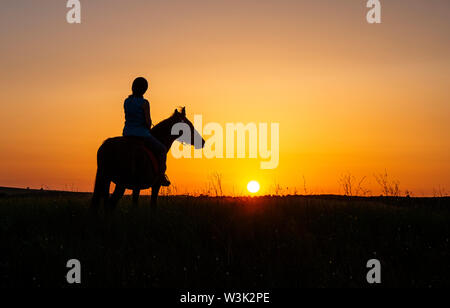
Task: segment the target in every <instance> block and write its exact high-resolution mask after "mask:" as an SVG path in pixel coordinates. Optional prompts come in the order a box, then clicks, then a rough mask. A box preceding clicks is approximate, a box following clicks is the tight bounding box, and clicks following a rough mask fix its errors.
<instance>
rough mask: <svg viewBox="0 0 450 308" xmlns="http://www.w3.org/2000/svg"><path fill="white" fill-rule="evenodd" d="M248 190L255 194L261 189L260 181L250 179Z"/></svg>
mask: <svg viewBox="0 0 450 308" xmlns="http://www.w3.org/2000/svg"><path fill="white" fill-rule="evenodd" d="M247 190H248V191H249V192H251V193H252V194H255V193H257V192H258V191H259V183H258V182H256V181H250V182H248V184H247Z"/></svg>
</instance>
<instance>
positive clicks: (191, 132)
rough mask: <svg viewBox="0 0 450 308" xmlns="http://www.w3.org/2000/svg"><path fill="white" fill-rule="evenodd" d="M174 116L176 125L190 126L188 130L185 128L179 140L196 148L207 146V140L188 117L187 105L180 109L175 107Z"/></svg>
mask: <svg viewBox="0 0 450 308" xmlns="http://www.w3.org/2000/svg"><path fill="white" fill-rule="evenodd" d="M172 117H173V119H174V125H176V124H181V125H180V127H182V126H185V127H186V126H187V127H188V128H189V129H188V130H184V129H183V133H181V134H180V135H179V137H178V138H177V140H178V141H180V142H184V143H187V144H190V145H193V146H194V147H195V148H196V149H201V148H203V147H204V146H205V140H204V139H203V138H202V136H201V135H200V133H199V132H198V131H197V130H196V129H195V128H194V125H193V124H192V122H191V121H189V119H188V118H187V117H186V107H183V108H181V110H180V111H178V109H175V112H174V113H173V115H172ZM187 132H188V133H187Z"/></svg>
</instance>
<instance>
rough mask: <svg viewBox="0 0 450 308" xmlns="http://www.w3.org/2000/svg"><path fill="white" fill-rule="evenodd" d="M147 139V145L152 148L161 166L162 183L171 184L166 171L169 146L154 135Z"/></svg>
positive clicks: (163, 184) (164, 184)
mask: <svg viewBox="0 0 450 308" xmlns="http://www.w3.org/2000/svg"><path fill="white" fill-rule="evenodd" d="M145 139H146V146H147V147H148V148H149V149H150V150H152V152H153V153H154V154H155V156H156V159H157V160H158V164H159V168H160V177H161V185H162V186H169V185H170V181H169V180H168V179H167V176H166V175H165V173H166V168H167V167H166V160H167V148H166V146H165V145H164V144H162V143H161V142H160V141H159V140H158V139H156V138H155V137H153V136H148V137H146V138H145Z"/></svg>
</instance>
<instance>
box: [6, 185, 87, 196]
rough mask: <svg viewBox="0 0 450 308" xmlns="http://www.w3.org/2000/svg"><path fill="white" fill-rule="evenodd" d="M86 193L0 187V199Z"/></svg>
mask: <svg viewBox="0 0 450 308" xmlns="http://www.w3.org/2000/svg"><path fill="white" fill-rule="evenodd" d="M88 194H90V193H87V192H72V191H60V190H46V189H30V188H15V187H1V186H0V197H18V196H36V195H44V196H48V195H57V196H61V195H71V196H73V195H80V196H81V195H88Z"/></svg>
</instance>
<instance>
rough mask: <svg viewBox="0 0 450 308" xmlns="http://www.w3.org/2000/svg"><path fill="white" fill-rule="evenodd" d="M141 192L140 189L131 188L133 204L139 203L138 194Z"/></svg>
mask: <svg viewBox="0 0 450 308" xmlns="http://www.w3.org/2000/svg"><path fill="white" fill-rule="evenodd" d="M140 193H141V190H140V189H133V205H134V206H137V205H138V203H139V194H140Z"/></svg>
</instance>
